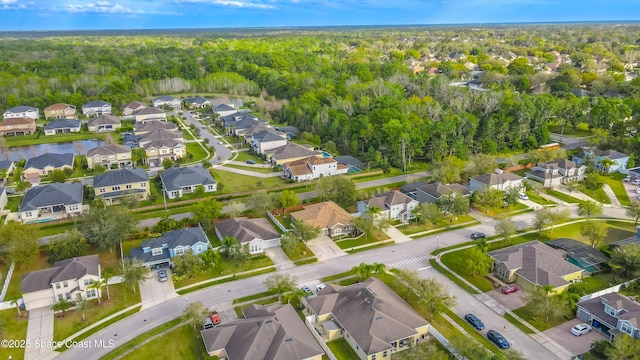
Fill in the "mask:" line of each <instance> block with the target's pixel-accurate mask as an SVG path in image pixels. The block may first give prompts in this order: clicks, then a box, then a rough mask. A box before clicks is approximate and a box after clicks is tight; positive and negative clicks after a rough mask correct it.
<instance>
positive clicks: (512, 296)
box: [487, 287, 526, 310]
mask: <svg viewBox="0 0 640 360" xmlns="http://www.w3.org/2000/svg"><path fill="white" fill-rule="evenodd" d="M487 295H489V296H491V297H492V298H493V299H495V300H497V301H498V302H499V303H500V304H502V305H503V306H504V307H506V308H507V309H509V310H514V309H517V308H520V307H523V306H524V305H525V304H526V301H525V299H524V297H525V293H524V292H523V291H522V290H518V291H516V292H512V293H509V294H504V293H503V292H502V287H499V288H497V289H494V290H491V291H489V292H488V293H487Z"/></svg>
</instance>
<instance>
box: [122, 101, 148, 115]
mask: <svg viewBox="0 0 640 360" xmlns="http://www.w3.org/2000/svg"><path fill="white" fill-rule="evenodd" d="M146 107H147V105H146V104H145V103H142V102H139V101H132V102H130V103H128V104H127V105H125V106H124V108H123V109H122V115H124V116H133V114H135V113H136V111H139V110H142V109H144V108H146Z"/></svg>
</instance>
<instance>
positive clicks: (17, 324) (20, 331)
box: [0, 309, 29, 359]
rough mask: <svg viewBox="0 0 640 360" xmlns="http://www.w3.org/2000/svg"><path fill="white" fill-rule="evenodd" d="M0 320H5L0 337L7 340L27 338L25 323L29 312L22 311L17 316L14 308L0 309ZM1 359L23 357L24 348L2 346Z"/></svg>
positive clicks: (27, 320)
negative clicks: (20, 314)
mask: <svg viewBox="0 0 640 360" xmlns="http://www.w3.org/2000/svg"><path fill="white" fill-rule="evenodd" d="M0 319H1V320H0V321H3V322H6V325H5V328H4V329H3V330H4V335H3V336H0V338H2V339H8V340H25V339H26V338H27V323H28V322H29V314H28V313H26V312H24V311H23V312H22V316H18V311H17V310H16V309H8V310H2V311H0ZM1 352H2V358H3V359H11V358H13V359H22V358H24V348H16V347H14V348H9V347H4V346H3V349H2V351H1Z"/></svg>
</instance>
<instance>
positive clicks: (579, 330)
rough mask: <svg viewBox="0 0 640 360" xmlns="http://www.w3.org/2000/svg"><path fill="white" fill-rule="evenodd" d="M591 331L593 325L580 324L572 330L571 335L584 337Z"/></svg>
mask: <svg viewBox="0 0 640 360" xmlns="http://www.w3.org/2000/svg"><path fill="white" fill-rule="evenodd" d="M589 331H591V325H587V324H578V325H576V326H574V327H572V328H571V333H572V334H573V335H575V336H580V335H584V334H586V333H588V332H589Z"/></svg>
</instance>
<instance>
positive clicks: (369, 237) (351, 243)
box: [335, 230, 389, 250]
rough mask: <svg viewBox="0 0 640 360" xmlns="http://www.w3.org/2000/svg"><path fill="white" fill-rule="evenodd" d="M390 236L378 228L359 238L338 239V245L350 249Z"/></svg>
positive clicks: (386, 238)
mask: <svg viewBox="0 0 640 360" xmlns="http://www.w3.org/2000/svg"><path fill="white" fill-rule="evenodd" d="M388 239H389V236H388V235H387V234H385V233H383V232H382V231H379V230H376V231H374V232H373V233H372V234H365V235H364V236H361V237H359V238H357V239H350V240H336V242H335V243H336V245H338V246H339V247H340V249H343V250H344V249H350V248H353V247H356V246H361V245H367V244H375V243H377V242H380V241H384V240H388Z"/></svg>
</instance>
